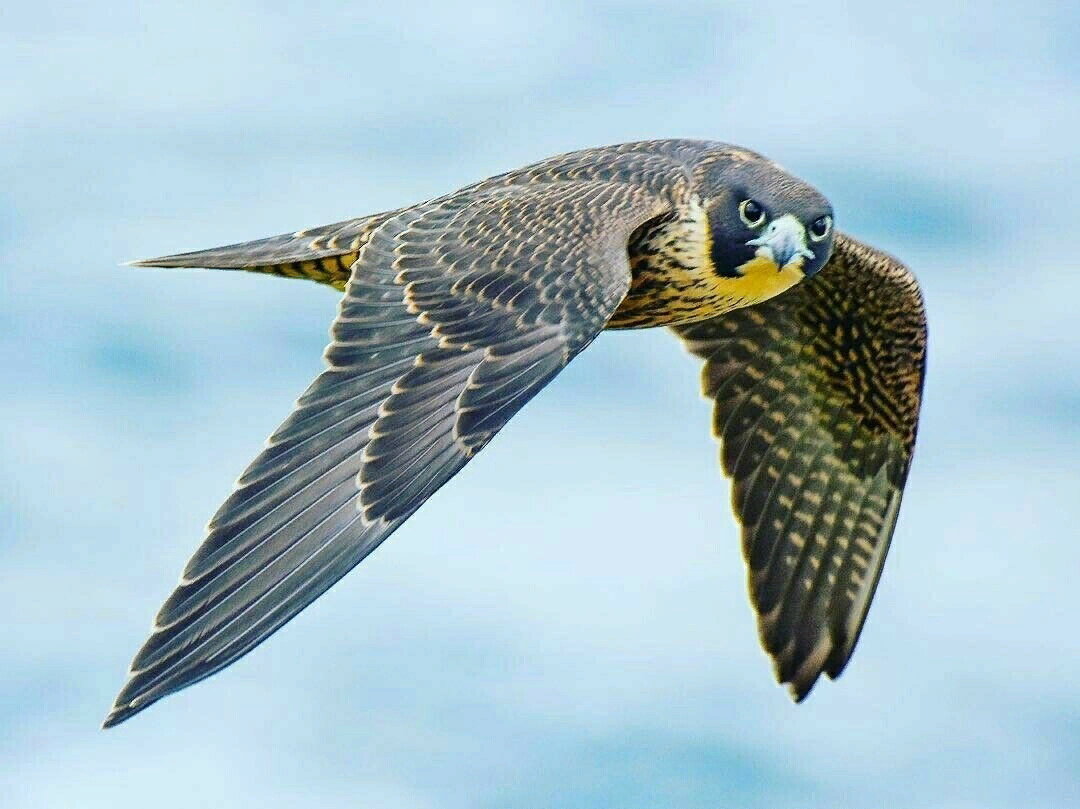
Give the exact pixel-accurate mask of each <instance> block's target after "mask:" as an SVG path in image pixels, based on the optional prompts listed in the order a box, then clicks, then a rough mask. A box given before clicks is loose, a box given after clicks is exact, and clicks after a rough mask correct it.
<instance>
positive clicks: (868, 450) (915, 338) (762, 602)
mask: <svg viewBox="0 0 1080 809" xmlns="http://www.w3.org/2000/svg"><path fill="white" fill-rule="evenodd" d="M674 331H675V332H676V334H678V336H679V337H681V338H682V339H683V340H684V341H685V343H686V346H687V348H688V349H689V350H690V351H691V352H692V353H694V354H696V355H697V356H699V357H701V358H702V359H704V360H705V365H704V368H703V374H702V385H703V391H704V393H705V395H706V396H708V397H709V398H711V399H713V400H715V408H714V415H713V431H714V434H715V435H716V437H717V438H718V439H719V440H720V441H721V444H722V449H721V462H722V466H723V469H724V472H725V473H726V474H727V475H728V476H730V477H731V479H732V484H733V487H732V504H733V507H734V511H735V515H736V517H737V518H738V520H739V522H740V523H741V525H742V545H743V554H744V557H745V560H746V563H747V566H748V580H749V589H750V596H751V601H752V603H753V606H754V608H755V610H756V612H757V615H758V628H759V631H760V635H761V641H762V644H763V646H764V647H765V649H766V651H767V652H768V653H769V655H770V656H771V657H772V659H773V661H774V664H775V669H776V675H777V679H778V680H779V681H780V682H786V683H789V684H790V690H791V692H792V694H793V696H794V697H795V698H796V699H797V700H801V699H802V698H803V697H805V696H806V694H807V693H808V692H809V691H810V689H811V688H812V687H813V685H814V683H815V682H816V681H817V679H818V678H819V677H820V675H821V673H822V672H824V673H826V674H828V675H829V676H830V677H832V678H835V677H837V676H839V674H840V673H841V671H842V670H843V668H844V666H845V665H846V664H847V661H848V660H849V658H850V656H851V653H852V650H853V649H854V647H855V644H856V642H857V640H858V638H859V633H860V631H861V630H862V626H863V623H864V621H865V619H866V614H867V610H868V609H869V607H870V601H871V599H872V598H873V595H874V590H875V588H876V587H877V583H878V579H879V577H880V575H881V570H882V565H883V564H884V562H885V556H886V553H887V552H888V549H889V543H890V541H891V539H892V535H893V531H894V529H895V527H896V518H897V512H898V509H899V507H900V500H901V496H902V494H903V488H904V483H905V481H906V479H907V474H908V469H909V466H910V463H911V456H912V450H913V448H914V445H915V434H916V428H917V423H918V416H919V405H920V400H921V394H922V385H923V376H924V368H925V356H926V319H925V313H924V308H923V302H922V296H921V294H920V291H919V287H918V284H917V282H916V280H915V278H914V276H912V275H911V273H910V272H909V271H908V270H907V268H906V267H904V266H903V265H902V264H900V263H899V262H897V261H896V260H895V259H893V258H891V257H890V256H888V255H886V254H884V253H882V252H879V251H877V250H874V249H873V248H871V247H868V246H866V245H863V244H861V243H859V242H857V241H855V240H854V239H852V238H850V237H848V236H845V235H843V234H837V237H836V243H835V247H834V252H833V255H832V257H831V259H830V260H829V263H828V264H826V266H825V267H824V268H823V269H822V271H821V272H820V273H819V274H818V275H817V276H815V277H814V278H812V279H809V280H807V281H804V282H802V283H801V284H799V285H798V286H796V287H794V288H793V289H792V290H790V291H788V292H786V293H784V294H782V295H780V296H778V297H776V298H773V299H772V300H770V301H767V302H765V303H762V304H759V305H757V306H753V307H750V308H747V309H740V310H737V311H735V312H731V313H729V314H726V315H723V316H721V317H717V318H714V319H712V320H707V321H704V322H700V323H695V324H691V325H685V326H678V327H675V329H674Z"/></svg>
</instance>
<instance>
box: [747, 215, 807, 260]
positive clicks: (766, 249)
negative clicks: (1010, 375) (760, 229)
mask: <svg viewBox="0 0 1080 809" xmlns="http://www.w3.org/2000/svg"><path fill="white" fill-rule="evenodd" d="M747 244H748V245H749V246H750V247H756V248H757V252H756V255H758V256H761V257H762V258H767V259H770V260H772V261H773V262H774V263H775V264H776V268H777V269H778V270H782V269H784V267H786V266H787V265H788V264H789V263H790V262H794V261H796V260H798V262H799V267H800V268H801V267H802V265H803V264H804V263H805V262H804V261H803V259H809V260H811V261H812V260H813V258H814V253H813V251H812V250H810V249H809V248H808V247H807V246H806V228H805V227H803V225H802V222H800V221H799V220H798V219H796V218H795V217H794V216H792V215H791V214H784V215H783V216H781V217H779V218H777V219H774V220H773V221H772V222H770V223H769V226H768V227H767V228H765V232H764V233H762V234H761V235H760V236H758V237H757V238H756V239H751V240H750V241H748V242H747Z"/></svg>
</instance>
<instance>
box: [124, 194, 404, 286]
mask: <svg viewBox="0 0 1080 809" xmlns="http://www.w3.org/2000/svg"><path fill="white" fill-rule="evenodd" d="M394 213H396V211H387V212H385V213H379V214H374V215H372V216H364V217H360V218H359V219H349V220H347V221H344V222H335V223H334V224H332V225H323V226H322V227H318V228H311V229H310V230H301V231H298V232H296V233H285V234H282V235H281V236H271V237H269V238H266V239H257V240H255V241H252V242H240V243H238V244H229V245H225V246H224V247H213V248H211V249H209V250H196V251H193V252H190V253H177V254H175V255H171V256H159V257H158V258H145V259H139V260H138V261H130V262H128V264H129V265H130V266H132V267H203V268H205V269H221V270H247V271H249V272H259V273H267V274H270V275H278V276H282V277H285V278H306V279H308V280H311V281H317V282H319V283H321V284H329V285H330V286H332V287H335V288H337V289H339V290H344V289H345V284H346V283H347V282H348V280H349V274H350V271H351V269H352V265H353V263H354V262H355V261H356V258H357V256H358V254H359V252H360V248H362V247H363V246H364V245H365V244H367V241H368V239H370V238H371V234H372V233H373V232H374V231H375V229H376V228H377V227H378V226H379V225H381V224H382V223H383V222H385V221H386V220H387V219H389V218H390V217H391V216H393V214H394Z"/></svg>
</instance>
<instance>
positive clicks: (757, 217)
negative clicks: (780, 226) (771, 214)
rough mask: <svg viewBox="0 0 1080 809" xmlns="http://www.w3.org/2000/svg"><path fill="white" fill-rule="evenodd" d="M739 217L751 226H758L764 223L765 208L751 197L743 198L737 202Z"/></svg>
mask: <svg viewBox="0 0 1080 809" xmlns="http://www.w3.org/2000/svg"><path fill="white" fill-rule="evenodd" d="M739 217H740V218H741V219H742V221H743V222H745V223H746V224H747V225H749V226H750V227H752V228H756V227H760V226H761V225H763V224H764V223H765V209H764V208H762V207H761V206H760V205H758V204H757V203H756V202H754V200H752V199H744V200H743V201H742V202H740V203H739Z"/></svg>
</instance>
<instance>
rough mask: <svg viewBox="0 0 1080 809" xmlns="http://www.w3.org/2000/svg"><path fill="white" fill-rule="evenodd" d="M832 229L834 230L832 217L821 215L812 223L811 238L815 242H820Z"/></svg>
mask: <svg viewBox="0 0 1080 809" xmlns="http://www.w3.org/2000/svg"><path fill="white" fill-rule="evenodd" d="M830 230H832V217H831V216H819V217H818V218H817V219H815V220H814V221H813V222H811V223H810V238H811V239H812V240H813V241H815V242H820V241H821V240H822V239H824V238H825V237H826V236H828V235H829V231H830Z"/></svg>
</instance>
